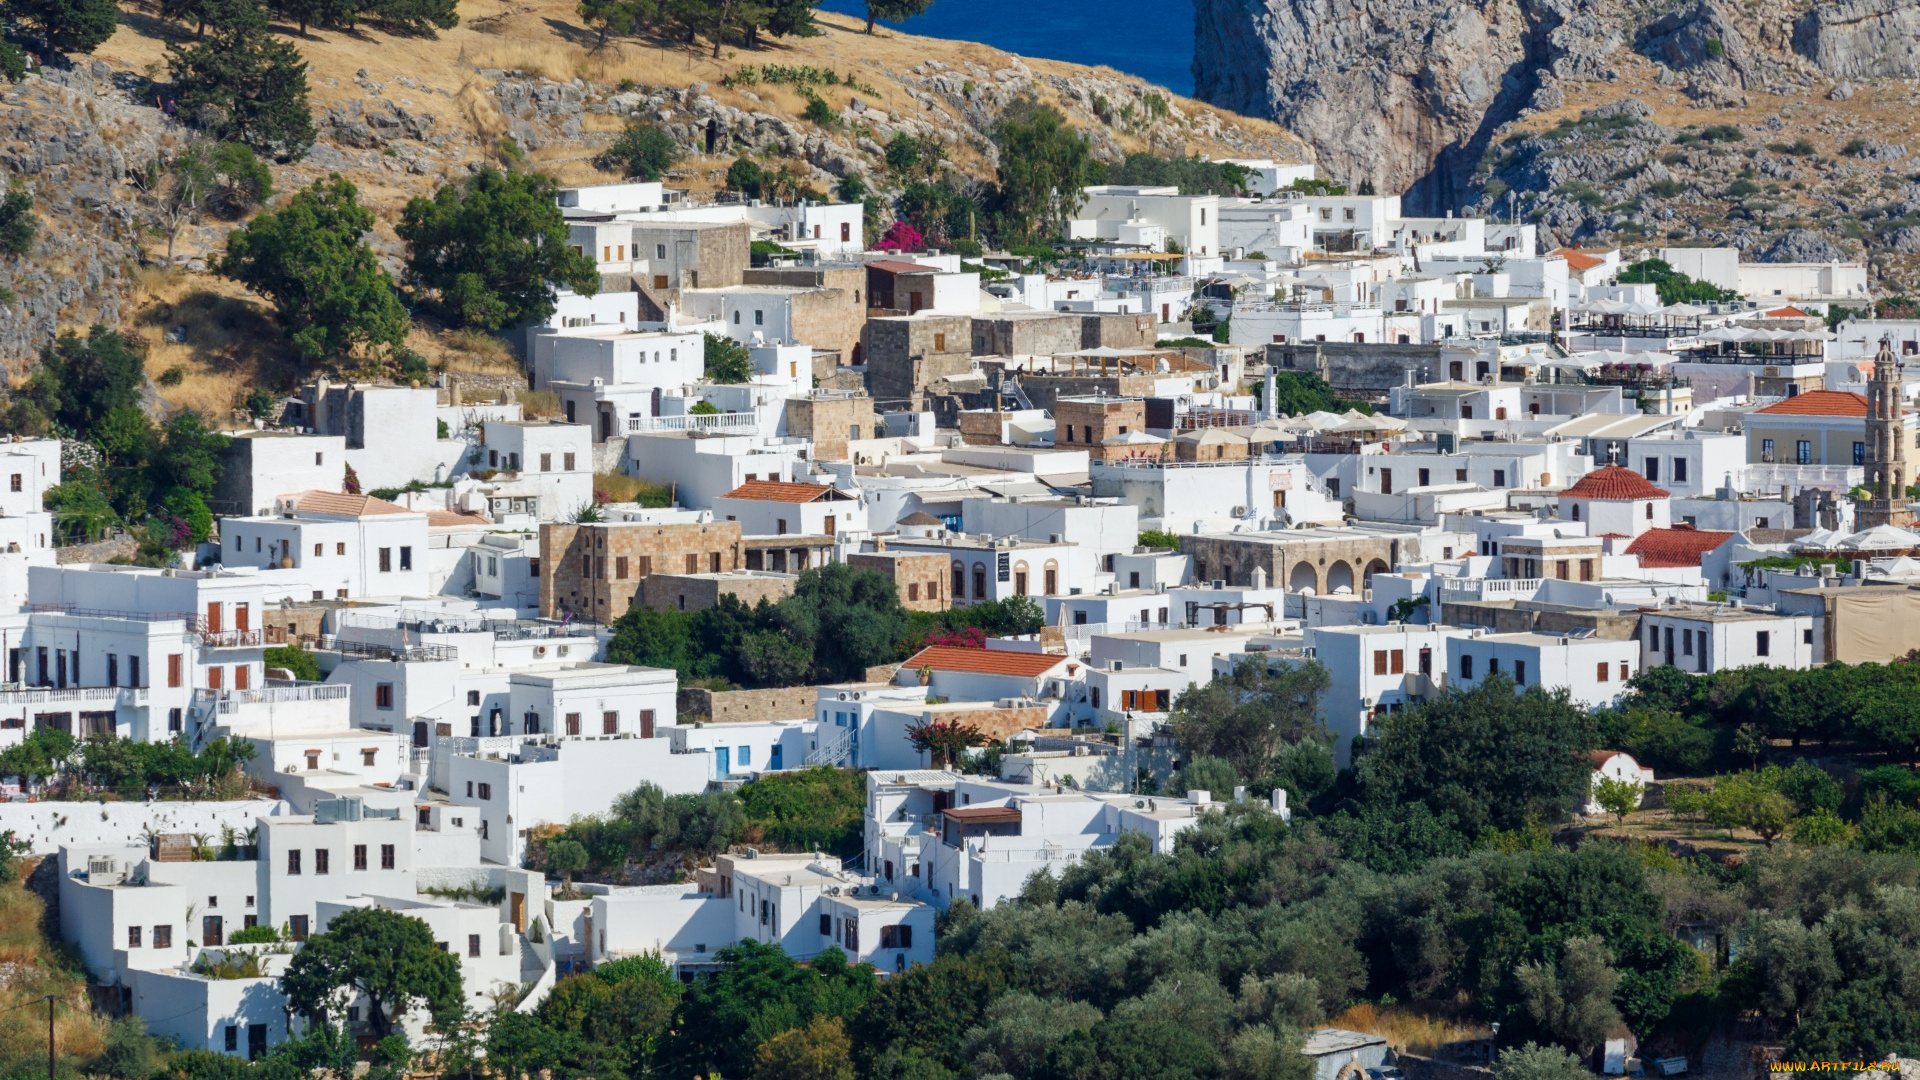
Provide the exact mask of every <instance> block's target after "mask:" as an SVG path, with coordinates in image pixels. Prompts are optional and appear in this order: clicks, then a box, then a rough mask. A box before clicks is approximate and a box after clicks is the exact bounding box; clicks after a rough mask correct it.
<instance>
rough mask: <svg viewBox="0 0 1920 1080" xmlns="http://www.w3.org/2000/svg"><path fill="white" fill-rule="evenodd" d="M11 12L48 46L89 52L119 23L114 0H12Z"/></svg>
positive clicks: (61, 49) (54, 48)
mask: <svg viewBox="0 0 1920 1080" xmlns="http://www.w3.org/2000/svg"><path fill="white" fill-rule="evenodd" d="M8 14H10V15H13V16H14V17H15V18H18V19H19V20H20V21H21V22H23V23H25V24H26V25H27V26H28V27H30V28H31V29H32V31H33V32H34V33H35V34H37V35H38V36H39V38H40V40H41V41H42V42H44V43H45V44H46V46H47V48H48V49H51V50H53V51H55V52H63V53H90V52H92V51H93V50H94V49H96V48H99V47H100V44H101V43H102V42H104V41H106V40H107V39H108V38H110V37H112V36H113V32H114V30H115V29H117V28H118V27H119V26H120V5H118V4H116V3H115V2H114V0H13V2H12V3H11V4H9V5H8Z"/></svg>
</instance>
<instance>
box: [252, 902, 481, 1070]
mask: <svg viewBox="0 0 1920 1080" xmlns="http://www.w3.org/2000/svg"><path fill="white" fill-rule="evenodd" d="M280 986H281V989H282V990H283V991H284V992H285V993H286V995H287V1001H288V1003H289V1004H290V1005H292V1006H293V1008H294V1010H295V1011H297V1012H299V1013H300V1014H301V1015H303V1016H305V1017H307V1018H308V1019H309V1020H310V1021H311V1022H314V1023H318V1024H325V1023H327V1022H329V1018H330V1017H331V1016H332V1015H333V1012H334V1009H335V1008H336V1006H337V1005H338V1003H339V1001H340V998H341V992H342V991H347V992H349V993H354V994H360V995H364V996H365V997H366V999H367V1002H368V1005H369V1008H368V1010H367V1020H368V1022H369V1023H371V1024H372V1026H373V1030H374V1034H375V1035H376V1036H377V1037H380V1038H384V1037H386V1036H387V1035H389V1034H391V1033H392V1032H393V1025H394V1022H395V1020H396V1019H397V1018H398V1017H399V1016H400V1015H401V1014H403V1013H405V1012H406V1011H407V1010H409V1009H410V1008H412V1007H414V1006H415V1005H416V1004H418V1005H424V1006H425V1007H426V1008H427V1010H428V1011H429V1012H430V1013H432V1015H433V1017H434V1019H435V1020H436V1021H440V1020H443V1019H445V1018H446V1017H448V1016H449V1015H450V1014H452V1013H453V1012H455V1011H456V1010H459V1009H460V1008H461V1007H462V1004H463V1002H462V997H461V990H460V962H459V961H458V960H456V959H455V958H454V956H453V954H452V953H449V952H445V951H443V950H441V949H440V948H439V947H438V946H436V945H435V944H434V942H433V932H432V931H431V930H429V929H428V928H427V924H426V923H424V922H421V921H420V920H419V919H416V918H413V917H411V916H407V915H400V914H397V913H395V912H392V911H387V910H384V909H382V908H354V909H351V910H349V911H344V912H342V913H340V914H339V915H336V916H334V917H333V920H332V921H331V922H330V923H328V925H327V929H326V932H325V933H321V934H315V935H313V936H312V937H309V938H308V939H307V942H306V944H305V945H304V946H302V947H301V949H300V950H299V951H298V952H296V953H294V955H293V961H292V962H291V963H290V964H288V965H287V973H286V975H285V976H283V977H282V978H281V980H280Z"/></svg>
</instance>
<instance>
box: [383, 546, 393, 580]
mask: <svg viewBox="0 0 1920 1080" xmlns="http://www.w3.org/2000/svg"><path fill="white" fill-rule="evenodd" d="M380 572H381V573H383V574H390V573H392V572H393V549H392V548H381V549H380Z"/></svg>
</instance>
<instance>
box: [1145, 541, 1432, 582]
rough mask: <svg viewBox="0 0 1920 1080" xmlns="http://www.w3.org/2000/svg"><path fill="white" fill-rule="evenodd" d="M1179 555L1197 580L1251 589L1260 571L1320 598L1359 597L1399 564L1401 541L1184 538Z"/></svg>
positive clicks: (1267, 579) (1270, 577)
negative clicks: (1335, 594) (1375, 579)
mask: <svg viewBox="0 0 1920 1080" xmlns="http://www.w3.org/2000/svg"><path fill="white" fill-rule="evenodd" d="M1180 553H1181V554H1183V555H1186V556H1188V557H1190V558H1192V559H1193V577H1194V580H1195V581H1224V582H1226V583H1227V584H1229V585H1248V586H1250V585H1254V584H1255V582H1254V571H1255V570H1256V569H1258V570H1261V571H1264V573H1265V582H1264V583H1265V584H1267V585H1270V586H1285V587H1286V588H1287V589H1289V590H1292V591H1294V592H1299V591H1301V590H1302V589H1312V590H1313V591H1314V592H1315V593H1316V594H1318V595H1326V594H1328V593H1332V592H1337V591H1338V590H1340V589H1342V588H1347V589H1351V590H1353V592H1355V593H1359V592H1360V591H1361V590H1362V589H1364V588H1366V584H1367V582H1368V581H1369V580H1371V579H1372V577H1373V575H1374V574H1376V573H1381V572H1384V571H1387V570H1390V569H1391V568H1393V567H1394V566H1397V565H1399V562H1400V558H1399V541H1398V540H1397V539H1396V538H1394V537H1393V536H1390V535H1377V534H1374V533H1368V532H1363V531H1360V530H1357V529H1299V530H1290V531H1286V532H1270V533H1230V534H1219V535H1204V536H1201V535H1193V536H1182V537H1181V538H1180Z"/></svg>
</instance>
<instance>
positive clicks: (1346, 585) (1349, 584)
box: [1327, 562, 1353, 593]
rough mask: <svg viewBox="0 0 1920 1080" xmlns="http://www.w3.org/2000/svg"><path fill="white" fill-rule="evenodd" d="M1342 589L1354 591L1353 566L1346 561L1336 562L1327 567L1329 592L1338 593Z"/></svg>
mask: <svg viewBox="0 0 1920 1080" xmlns="http://www.w3.org/2000/svg"><path fill="white" fill-rule="evenodd" d="M1341 589H1345V590H1347V592H1349V593H1351V592H1352V591H1353V567H1351V566H1348V565H1347V564H1346V563H1345V562H1336V563H1334V564H1333V565H1332V566H1329V567H1327V592H1328V593H1338V592H1339V591H1340V590H1341Z"/></svg>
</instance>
